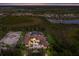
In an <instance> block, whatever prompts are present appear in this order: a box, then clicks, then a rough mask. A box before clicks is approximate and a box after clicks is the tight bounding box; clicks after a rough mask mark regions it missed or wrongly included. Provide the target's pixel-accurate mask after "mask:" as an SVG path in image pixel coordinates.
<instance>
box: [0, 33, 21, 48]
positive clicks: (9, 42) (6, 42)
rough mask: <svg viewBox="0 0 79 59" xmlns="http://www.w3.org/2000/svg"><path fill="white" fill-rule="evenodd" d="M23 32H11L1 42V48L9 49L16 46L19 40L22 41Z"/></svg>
mask: <svg viewBox="0 0 79 59" xmlns="http://www.w3.org/2000/svg"><path fill="white" fill-rule="evenodd" d="M20 36H21V32H9V33H7V34H6V35H5V36H4V37H3V38H2V39H1V40H0V47H1V48H2V49H7V47H9V46H10V47H14V46H16V44H17V42H18V40H19V39H20Z"/></svg>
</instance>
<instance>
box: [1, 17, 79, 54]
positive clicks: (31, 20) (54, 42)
mask: <svg viewBox="0 0 79 59" xmlns="http://www.w3.org/2000/svg"><path fill="white" fill-rule="evenodd" d="M8 31H24V32H28V31H41V32H44V33H45V35H46V36H47V37H48V42H49V46H50V48H49V50H48V54H50V55H79V50H78V49H79V43H78V42H79V36H78V35H79V25H72V24H71V25H67V24H51V23H50V22H48V21H47V20H45V18H44V17H38V16H6V17H2V18H0V38H2V37H3V36H4V35H5V34H6V33H7V32H8ZM49 51H52V52H51V53H50V52H49Z"/></svg>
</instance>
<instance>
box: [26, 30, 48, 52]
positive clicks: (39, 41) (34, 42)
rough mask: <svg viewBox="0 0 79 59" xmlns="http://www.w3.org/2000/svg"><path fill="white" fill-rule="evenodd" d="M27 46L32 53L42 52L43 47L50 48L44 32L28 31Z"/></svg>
mask: <svg viewBox="0 0 79 59" xmlns="http://www.w3.org/2000/svg"><path fill="white" fill-rule="evenodd" d="M24 42H25V46H26V47H27V48H28V50H30V52H32V53H37V52H40V50H41V49H47V48H48V42H47V37H45V35H44V34H43V33H42V32H36V31H33V32H28V33H27V34H26V35H25V40H24Z"/></svg>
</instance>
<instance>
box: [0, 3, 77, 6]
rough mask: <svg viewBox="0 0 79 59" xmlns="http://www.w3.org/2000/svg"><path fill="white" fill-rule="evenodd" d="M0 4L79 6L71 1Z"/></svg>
mask: <svg viewBox="0 0 79 59" xmlns="http://www.w3.org/2000/svg"><path fill="white" fill-rule="evenodd" d="M0 5H18V6H20V5H23V6H25V5H41V6H42V5H47V6H50V5H52V6H54V5H58V6H63V5H64V6H79V4H78V3H77V4H76V3H74V4H73V3H71V4H69V3H65V4H64V3H62V4H61V3H0Z"/></svg>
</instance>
